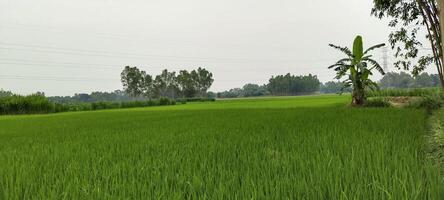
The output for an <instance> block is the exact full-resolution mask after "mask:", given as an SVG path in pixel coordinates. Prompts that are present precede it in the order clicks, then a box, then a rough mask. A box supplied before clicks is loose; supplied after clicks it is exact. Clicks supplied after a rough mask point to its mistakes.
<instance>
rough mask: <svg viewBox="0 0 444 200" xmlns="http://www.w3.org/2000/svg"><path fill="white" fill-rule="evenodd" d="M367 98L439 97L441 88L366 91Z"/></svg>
mask: <svg viewBox="0 0 444 200" xmlns="http://www.w3.org/2000/svg"><path fill="white" fill-rule="evenodd" d="M366 95H367V96H368V97H396V96H404V97H424V96H440V95H442V89H441V88H411V89H381V90H374V91H367V93H366Z"/></svg>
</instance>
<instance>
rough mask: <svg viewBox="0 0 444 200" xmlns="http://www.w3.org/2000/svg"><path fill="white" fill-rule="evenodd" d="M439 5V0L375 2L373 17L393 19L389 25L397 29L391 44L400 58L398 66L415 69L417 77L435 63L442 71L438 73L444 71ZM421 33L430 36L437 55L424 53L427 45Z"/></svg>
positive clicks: (397, 61) (391, 34)
mask: <svg viewBox="0 0 444 200" xmlns="http://www.w3.org/2000/svg"><path fill="white" fill-rule="evenodd" d="M436 4H437V2H436V0H415V1H413V0H373V5H374V7H373V8H372V11H371V12H372V14H373V15H374V16H376V17H378V18H380V19H382V18H388V19H390V22H389V24H388V25H389V26H390V27H391V29H392V30H394V31H393V32H391V33H390V35H389V42H390V46H391V47H392V49H394V50H395V57H396V58H398V59H397V60H396V61H395V63H394V66H395V67H397V68H398V69H405V70H411V72H412V74H413V75H418V74H419V73H420V72H422V71H424V69H426V68H427V66H429V65H430V64H432V63H433V62H435V64H437V67H438V69H440V70H438V71H442V64H439V63H442V56H441V55H442V54H441V49H442V47H441V42H440V40H441V39H440V38H439V36H440V35H441V32H440V31H439V29H440V27H439V21H440V20H439V16H438V13H439V12H438V10H437V5H436ZM421 31H424V32H426V33H427V35H426V36H427V41H429V42H430V43H429V45H430V46H431V47H432V50H433V51H432V52H433V54H431V53H430V54H426V55H424V53H420V52H421V51H420V49H421V48H423V44H422V41H421V39H418V36H422V35H424V34H419V33H420V32H421ZM421 55H423V56H421ZM441 75H442V74H441Z"/></svg>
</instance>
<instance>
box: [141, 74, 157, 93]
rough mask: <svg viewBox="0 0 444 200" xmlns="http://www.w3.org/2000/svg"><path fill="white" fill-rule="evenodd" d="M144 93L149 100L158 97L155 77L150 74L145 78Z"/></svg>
mask: <svg viewBox="0 0 444 200" xmlns="http://www.w3.org/2000/svg"><path fill="white" fill-rule="evenodd" d="M142 93H143V96H144V97H146V98H149V99H152V98H155V97H156V92H155V89H154V80H153V77H152V76H151V75H149V74H145V77H144V78H143V85H142Z"/></svg>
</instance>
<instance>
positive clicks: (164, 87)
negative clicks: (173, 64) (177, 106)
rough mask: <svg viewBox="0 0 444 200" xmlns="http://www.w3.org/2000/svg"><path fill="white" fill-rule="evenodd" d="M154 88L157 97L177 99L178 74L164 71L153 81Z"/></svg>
mask: <svg viewBox="0 0 444 200" xmlns="http://www.w3.org/2000/svg"><path fill="white" fill-rule="evenodd" d="M153 88H154V91H155V94H156V96H159V97H169V98H176V94H177V91H178V86H177V79H176V72H169V71H168V70H166V69H165V70H163V71H162V73H161V74H160V75H157V76H156V78H155V79H154V80H153Z"/></svg>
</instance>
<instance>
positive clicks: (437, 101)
mask: <svg viewBox="0 0 444 200" xmlns="http://www.w3.org/2000/svg"><path fill="white" fill-rule="evenodd" d="M442 104H443V99H442V96H441V95H425V96H422V97H421V98H418V99H415V100H414V101H412V102H410V104H409V106H408V107H410V108H423V109H426V110H427V111H429V112H431V111H433V110H437V109H439V108H441V107H442Z"/></svg>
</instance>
